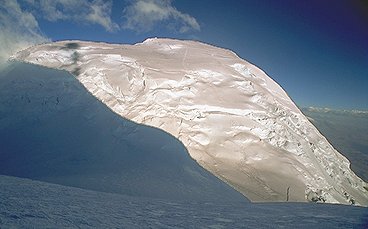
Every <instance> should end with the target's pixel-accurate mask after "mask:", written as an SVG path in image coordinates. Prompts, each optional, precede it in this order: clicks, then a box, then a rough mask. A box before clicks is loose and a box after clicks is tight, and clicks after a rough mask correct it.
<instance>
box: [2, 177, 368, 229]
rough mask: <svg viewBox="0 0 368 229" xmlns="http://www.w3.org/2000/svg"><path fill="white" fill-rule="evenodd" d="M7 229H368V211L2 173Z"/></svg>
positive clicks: (328, 205) (355, 208)
mask: <svg viewBox="0 0 368 229" xmlns="http://www.w3.org/2000/svg"><path fill="white" fill-rule="evenodd" d="M0 193H1V195H0V227H1V228H30V227H32V228H308V229H309V228H323V229H325V228H344V229H345V228H356V229H359V228H366V226H367V225H368V210H367V208H363V207H354V206H342V205H330V204H308V203H273V204H270V203H269V204H253V203H249V204H242V203H223V204H219V203H217V204H216V203H213V202H180V201H168V200H160V199H148V198H134V197H130V196H125V195H120V194H111V193H104V192H96V191H90V190H84V189H79V188H72V187H66V186H61V185H55V184H50V183H44V182H38V181H32V180H29V179H20V178H14V177H8V176H2V175H0Z"/></svg>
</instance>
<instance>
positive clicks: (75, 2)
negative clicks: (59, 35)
mask: <svg viewBox="0 0 368 229" xmlns="http://www.w3.org/2000/svg"><path fill="white" fill-rule="evenodd" d="M27 2H28V3H29V4H30V5H31V6H33V8H35V9H36V10H39V11H40V12H41V13H42V15H43V18H45V19H46V20H48V21H59V20H63V21H73V22H77V23H87V24H88V23H91V24H97V25H100V26H102V27H103V28H105V30H107V31H109V32H112V31H116V30H118V29H119V26H118V25H117V24H116V23H115V22H113V21H112V19H111V16H110V15H111V8H112V1H111V0H110V1H104V0H94V1H88V0H52V1H51V0H27Z"/></svg>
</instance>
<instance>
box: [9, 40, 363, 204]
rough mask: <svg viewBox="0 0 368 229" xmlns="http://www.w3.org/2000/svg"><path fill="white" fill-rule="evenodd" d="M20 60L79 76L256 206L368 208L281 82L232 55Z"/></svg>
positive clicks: (135, 49) (93, 48)
mask: <svg viewBox="0 0 368 229" xmlns="http://www.w3.org/2000/svg"><path fill="white" fill-rule="evenodd" d="M15 59H18V60H21V61H26V62H30V63H34V64H39V65H43V66H47V67H51V68H57V69H65V70H67V71H69V72H71V73H73V74H74V75H75V76H76V78H77V79H78V80H79V81H80V82H81V83H82V84H83V85H84V86H85V87H86V88H87V89H88V90H89V91H90V92H91V93H92V94H93V95H94V96H96V97H97V98H98V99H99V100H101V101H102V102H104V103H105V104H107V106H109V107H110V108H111V109H112V110H113V111H114V112H116V113H117V114H119V115H121V116H123V117H125V118H127V119H130V120H133V121H135V122H137V123H144V124H147V125H150V126H155V127H158V128H161V129H163V130H165V131H167V132H169V133H171V134H172V135H174V136H175V137H177V138H178V139H179V140H180V141H181V142H183V144H184V145H185V146H186V147H187V149H188V152H189V153H190V155H191V156H192V157H193V158H194V159H195V160H197V161H198V163H199V164H200V165H202V166H203V167H204V168H206V169H207V170H209V171H211V172H212V173H213V174H215V175H216V176H218V177H219V178H220V179H222V180H224V181H226V182H227V183H228V184H230V185H231V186H233V187H234V188H236V189H237V190H238V191H240V192H241V193H243V194H244V195H246V196H247V197H248V198H249V199H250V200H252V201H285V200H286V199H289V201H306V200H311V201H326V202H329V203H344V204H349V203H351V202H355V203H356V204H360V205H367V204H368V191H367V190H366V189H365V188H364V187H365V186H367V184H366V183H364V182H363V181H362V180H361V179H360V178H359V177H357V176H356V175H355V174H354V173H353V172H352V171H351V170H350V168H349V166H350V163H349V161H348V160H347V159H346V158H345V157H343V156H342V155H341V154H340V153H339V152H337V151H336V150H335V149H334V148H333V147H332V146H331V145H330V144H329V143H328V141H327V140H326V139H325V138H324V137H323V136H322V135H321V134H320V133H319V132H318V131H317V129H316V128H315V127H314V126H313V125H312V124H311V123H310V122H309V121H308V119H307V118H306V117H305V116H304V115H303V114H302V113H301V112H300V111H299V109H298V108H297V107H296V105H295V104H294V103H293V102H292V100H291V99H290V98H289V97H288V95H287V94H286V93H285V92H284V91H283V90H282V88H281V87H280V86H279V85H278V84H276V83H275V82H274V81H273V80H272V79H271V78H269V77H268V76H267V75H266V74H265V73H264V72H263V71H262V70H260V69H259V68H257V67H255V66H254V65H252V64H250V63H248V62H246V61H244V60H242V59H240V58H239V57H237V56H236V55H235V54H234V53H233V52H231V51H229V50H225V49H221V48H217V47H213V46H210V45H206V44H202V43H199V42H194V41H178V40H170V39H148V40H146V41H144V42H143V43H140V44H136V45H114V44H104V43H92V42H81V41H61V42H56V43H50V44H44V45H39V46H35V47H31V48H29V49H26V50H24V51H22V52H19V53H18V54H17V55H16V56H15ZM287 190H288V191H289V197H287Z"/></svg>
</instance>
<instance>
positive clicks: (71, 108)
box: [0, 63, 246, 203]
mask: <svg viewBox="0 0 368 229" xmlns="http://www.w3.org/2000/svg"><path fill="white" fill-rule="evenodd" d="M0 117H1V118H0V139H1V141H0V174H2V175H10V176H17V177H23V178H31V179H35V180H41V181H46V182H51V183H57V184H62V185H68V186H73V187H80V188H85V189H90V190H97V191H102V192H109V193H122V194H126V195H131V196H139V197H146V198H148V197H151V198H162V199H169V200H180V201H189V200H191V201H197V200H207V201H214V202H228V201H229V202H234V201H237V202H242V203H244V202H246V199H245V198H244V197H243V196H242V195H241V194H240V193H238V192H237V191H235V190H233V189H232V188H231V187H229V186H228V185H226V184H225V183H224V182H222V181H221V180H219V179H218V178H216V177H215V176H213V175H212V174H211V173H209V172H207V171H206V170H205V169H203V168H202V167H201V166H199V165H198V164H197V163H196V162H195V161H194V160H193V159H192V158H191V157H190V156H189V154H188V152H187V150H186V149H185V147H184V146H183V144H182V143H181V142H180V141H178V140H177V139H176V138H174V137H173V136H171V135H169V134H168V133H166V132H164V131H162V130H159V129H157V128H153V127H149V126H145V125H140V124H137V123H134V122H132V121H129V120H126V119H124V118H122V117H120V116H118V115H117V114H115V113H114V112H112V111H111V110H110V109H109V108H108V107H107V106H106V105H105V104H103V103H101V102H100V101H98V100H97V99H96V98H95V97H94V96H92V95H91V94H90V93H89V92H88V91H87V90H86V89H85V88H84V87H83V86H82V85H81V84H80V83H79V81H78V80H76V79H75V78H74V77H73V76H72V75H71V74H69V73H67V72H65V71H60V70H55V69H47V68H44V67H40V66H35V65H30V64H24V63H13V64H12V65H10V66H9V67H8V68H7V69H6V73H5V72H4V73H1V74H0ZM0 195H1V194H0Z"/></svg>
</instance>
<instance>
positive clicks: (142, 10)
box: [123, 0, 200, 33]
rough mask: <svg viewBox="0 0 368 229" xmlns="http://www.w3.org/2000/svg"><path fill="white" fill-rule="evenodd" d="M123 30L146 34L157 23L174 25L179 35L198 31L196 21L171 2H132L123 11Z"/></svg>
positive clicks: (158, 0) (136, 0)
mask: <svg viewBox="0 0 368 229" xmlns="http://www.w3.org/2000/svg"><path fill="white" fill-rule="evenodd" d="M123 16H124V18H125V24H124V28H127V29H132V30H135V31H138V32H147V31H150V30H152V29H153V27H154V26H155V25H157V24H159V23H167V27H172V26H173V25H172V24H170V23H174V24H175V25H174V28H176V29H177V30H178V31H179V32H180V33H184V32H188V31H190V30H196V31H199V30H200V25H199V24H198V22H197V20H196V19H195V18H194V17H192V16H190V15H189V14H185V13H182V12H180V11H178V10H177V9H176V8H175V7H173V6H172V4H171V0H133V1H132V2H131V4H130V5H129V6H127V7H126V8H125V9H124V11H123Z"/></svg>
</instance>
